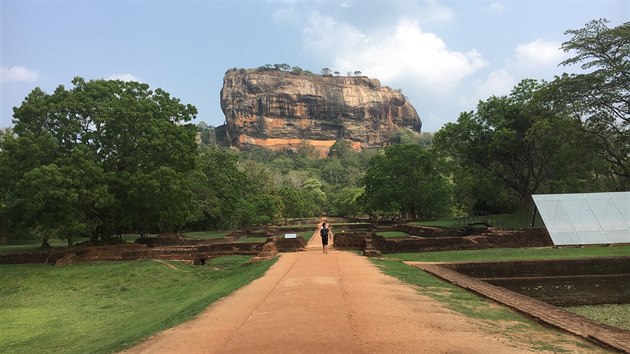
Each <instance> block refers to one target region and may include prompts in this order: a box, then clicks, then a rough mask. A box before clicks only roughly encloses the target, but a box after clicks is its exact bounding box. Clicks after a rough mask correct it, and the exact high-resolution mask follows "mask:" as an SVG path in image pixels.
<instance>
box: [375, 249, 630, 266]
mask: <svg viewBox="0 0 630 354" xmlns="http://www.w3.org/2000/svg"><path fill="white" fill-rule="evenodd" d="M627 255H630V245H624V246H612V247H600V246H597V247H596V246H593V247H584V248H579V247H575V248H553V247H544V248H543V247H541V248H489V249H483V250H464V251H440V252H419V253H392V254H386V255H384V256H385V257H386V258H390V259H399V260H403V261H418V262H472V261H503V260H528V259H554V258H583V257H612V256H627Z"/></svg>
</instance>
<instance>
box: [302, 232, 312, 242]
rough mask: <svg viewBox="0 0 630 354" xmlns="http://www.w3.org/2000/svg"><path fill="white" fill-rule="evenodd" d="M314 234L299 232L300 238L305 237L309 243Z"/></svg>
mask: <svg viewBox="0 0 630 354" xmlns="http://www.w3.org/2000/svg"><path fill="white" fill-rule="evenodd" d="M313 233H314V232H313V231H302V232H298V236H302V237H304V241H306V242H308V241H310V239H311V237H313Z"/></svg>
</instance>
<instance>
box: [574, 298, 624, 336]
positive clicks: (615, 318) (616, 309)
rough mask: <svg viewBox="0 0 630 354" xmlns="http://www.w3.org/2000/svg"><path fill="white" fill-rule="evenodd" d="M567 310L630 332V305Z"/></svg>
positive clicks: (581, 307) (595, 306)
mask: <svg viewBox="0 0 630 354" xmlns="http://www.w3.org/2000/svg"><path fill="white" fill-rule="evenodd" d="M565 310H567V311H571V312H573V313H577V314H578V315H582V316H584V317H588V318H590V319H593V320H595V321H599V322H602V323H607V324H609V325H611V326H615V327H618V328H621V329H625V330H626V331H630V304H606V305H586V306H573V307H566V308H565Z"/></svg>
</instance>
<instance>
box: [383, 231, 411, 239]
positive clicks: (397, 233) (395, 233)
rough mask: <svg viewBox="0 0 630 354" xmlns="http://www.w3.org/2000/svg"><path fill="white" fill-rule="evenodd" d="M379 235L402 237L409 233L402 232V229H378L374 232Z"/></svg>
mask: <svg viewBox="0 0 630 354" xmlns="http://www.w3.org/2000/svg"><path fill="white" fill-rule="evenodd" d="M376 234H377V235H379V236H383V237H385V238H403V237H410V236H411V235H409V234H407V233H404V232H402V231H380V232H377V233H376Z"/></svg>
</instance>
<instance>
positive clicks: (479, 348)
mask: <svg viewBox="0 0 630 354" xmlns="http://www.w3.org/2000/svg"><path fill="white" fill-rule="evenodd" d="M563 338H564V339H565V340H566V339H567V338H566V337H563ZM569 338H570V341H572V340H573V339H572V338H573V337H569ZM555 339H557V338H555ZM555 339H552V338H540V341H543V342H544V341H554V340H555ZM576 340H577V339H576ZM527 341H531V334H528V333H523V334H522V338H518V334H516V335H515V334H514V333H511V334H509V337H507V336H503V335H500V334H497V331H496V329H493V328H491V326H490V325H488V323H486V322H482V321H475V320H472V319H468V318H466V317H464V316H461V315H459V314H456V313H454V312H452V311H450V310H448V309H446V308H444V307H443V306H442V305H441V304H439V303H437V302H435V301H433V300H432V299H430V298H428V297H425V296H422V295H421V294H418V292H417V291H416V290H415V289H414V288H413V287H411V286H408V285H405V284H402V283H400V282H399V281H398V280H396V279H394V278H391V277H388V276H385V275H383V274H381V273H380V272H379V271H378V269H377V268H376V267H374V266H373V265H372V264H371V263H370V262H369V261H368V260H367V259H366V258H364V257H361V256H359V255H356V254H353V253H350V252H341V251H335V250H330V251H329V253H328V254H327V255H325V254H322V252H321V241H320V240H319V235H316V236H314V237H313V238H312V240H311V242H309V250H308V251H307V252H296V253H285V254H282V255H281V258H280V259H279V260H278V262H277V263H276V264H275V265H274V266H273V267H272V268H271V269H270V270H269V271H268V272H267V274H266V275H265V276H264V277H262V278H260V279H257V280H255V281H254V282H252V283H251V284H249V285H247V286H245V287H244V288H242V289H240V290H239V291H237V292H235V293H234V294H233V295H231V296H229V297H227V298H224V299H222V300H220V301H218V302H216V303H215V304H213V305H212V306H210V307H209V308H208V309H207V310H206V311H205V312H204V313H202V314H201V315H199V317H197V318H196V319H194V320H191V321H189V322H186V323H183V324H181V325H179V326H177V327H174V328H172V329H169V330H166V331H164V332H162V333H159V334H157V335H156V336H154V337H152V338H150V339H149V340H147V341H146V342H144V343H142V344H140V345H138V346H136V347H134V348H132V349H131V350H129V351H128V353H327V354H328V353H520V352H529V351H530V349H529V348H528V346H527V344H525V343H527ZM556 344H557V343H556ZM563 345H564V346H565V348H566V349H568V350H569V351H572V352H580V351H582V352H590V351H588V349H581V348H579V347H576V346H575V345H573V344H571V343H564V344H563Z"/></svg>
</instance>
